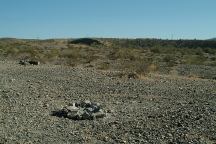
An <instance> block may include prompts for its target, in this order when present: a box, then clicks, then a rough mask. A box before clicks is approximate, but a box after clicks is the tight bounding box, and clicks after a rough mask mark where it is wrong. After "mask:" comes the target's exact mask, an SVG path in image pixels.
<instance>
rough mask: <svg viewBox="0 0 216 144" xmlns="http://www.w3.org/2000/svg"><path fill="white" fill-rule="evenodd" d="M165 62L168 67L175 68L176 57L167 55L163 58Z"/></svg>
mask: <svg viewBox="0 0 216 144" xmlns="http://www.w3.org/2000/svg"><path fill="white" fill-rule="evenodd" d="M163 62H165V63H166V64H167V66H168V67H173V66H174V65H175V64H176V59H175V55H172V54H167V55H165V56H164V57H163Z"/></svg>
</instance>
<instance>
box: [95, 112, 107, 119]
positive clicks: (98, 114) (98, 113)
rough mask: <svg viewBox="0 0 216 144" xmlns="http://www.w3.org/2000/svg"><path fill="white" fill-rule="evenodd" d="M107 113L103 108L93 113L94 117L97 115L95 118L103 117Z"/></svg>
mask: <svg viewBox="0 0 216 144" xmlns="http://www.w3.org/2000/svg"><path fill="white" fill-rule="evenodd" d="M105 116H106V115H105V113H104V111H103V110H100V111H99V112H97V113H93V117H95V118H103V117H105Z"/></svg>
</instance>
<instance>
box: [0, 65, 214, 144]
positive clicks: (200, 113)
mask: <svg viewBox="0 0 216 144" xmlns="http://www.w3.org/2000/svg"><path fill="white" fill-rule="evenodd" d="M85 99H89V100H91V101H95V102H99V103H101V104H102V105H103V108H104V109H105V110H107V111H109V113H108V114H107V116H106V118H104V119H99V120H94V121H90V120H83V121H73V120H70V119H66V118H59V117H55V116H52V115H51V113H52V111H55V110H58V109H61V108H62V107H63V106H65V105H67V104H69V103H71V102H73V101H76V100H85ZM215 130H216V81H214V80H205V79H189V78H184V77H174V76H158V75H153V76H149V77H148V78H144V79H142V80H138V79H120V78H118V77H116V76H115V72H110V73H106V72H102V71H96V70H93V69H87V68H70V67H61V66H52V65H39V66H20V65H18V64H17V63H16V62H5V61H0V143H9V144H11V143H34V144H35V143H98V144H100V143H216V133H215Z"/></svg>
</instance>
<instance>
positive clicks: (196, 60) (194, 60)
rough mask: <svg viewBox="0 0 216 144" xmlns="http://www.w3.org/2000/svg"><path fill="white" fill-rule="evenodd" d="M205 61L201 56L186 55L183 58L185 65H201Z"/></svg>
mask: <svg viewBox="0 0 216 144" xmlns="http://www.w3.org/2000/svg"><path fill="white" fill-rule="evenodd" d="M206 60H207V58H206V57H204V56H203V55H187V56H185V63H186V64H195V65H202V64H204V63H205V61H206Z"/></svg>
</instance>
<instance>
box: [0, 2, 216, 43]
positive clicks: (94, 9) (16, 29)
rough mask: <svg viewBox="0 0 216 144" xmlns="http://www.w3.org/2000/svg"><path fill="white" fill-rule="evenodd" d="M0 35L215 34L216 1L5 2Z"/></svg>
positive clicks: (202, 36) (188, 36) (0, 15)
mask: <svg viewBox="0 0 216 144" xmlns="http://www.w3.org/2000/svg"><path fill="white" fill-rule="evenodd" d="M0 37H16V38H71V37H73V38H76V37H117V38H119V37H122V38H169V39H171V38H174V39H179V38H183V39H194V38H197V39H208V38H212V37H216V0H0Z"/></svg>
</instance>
